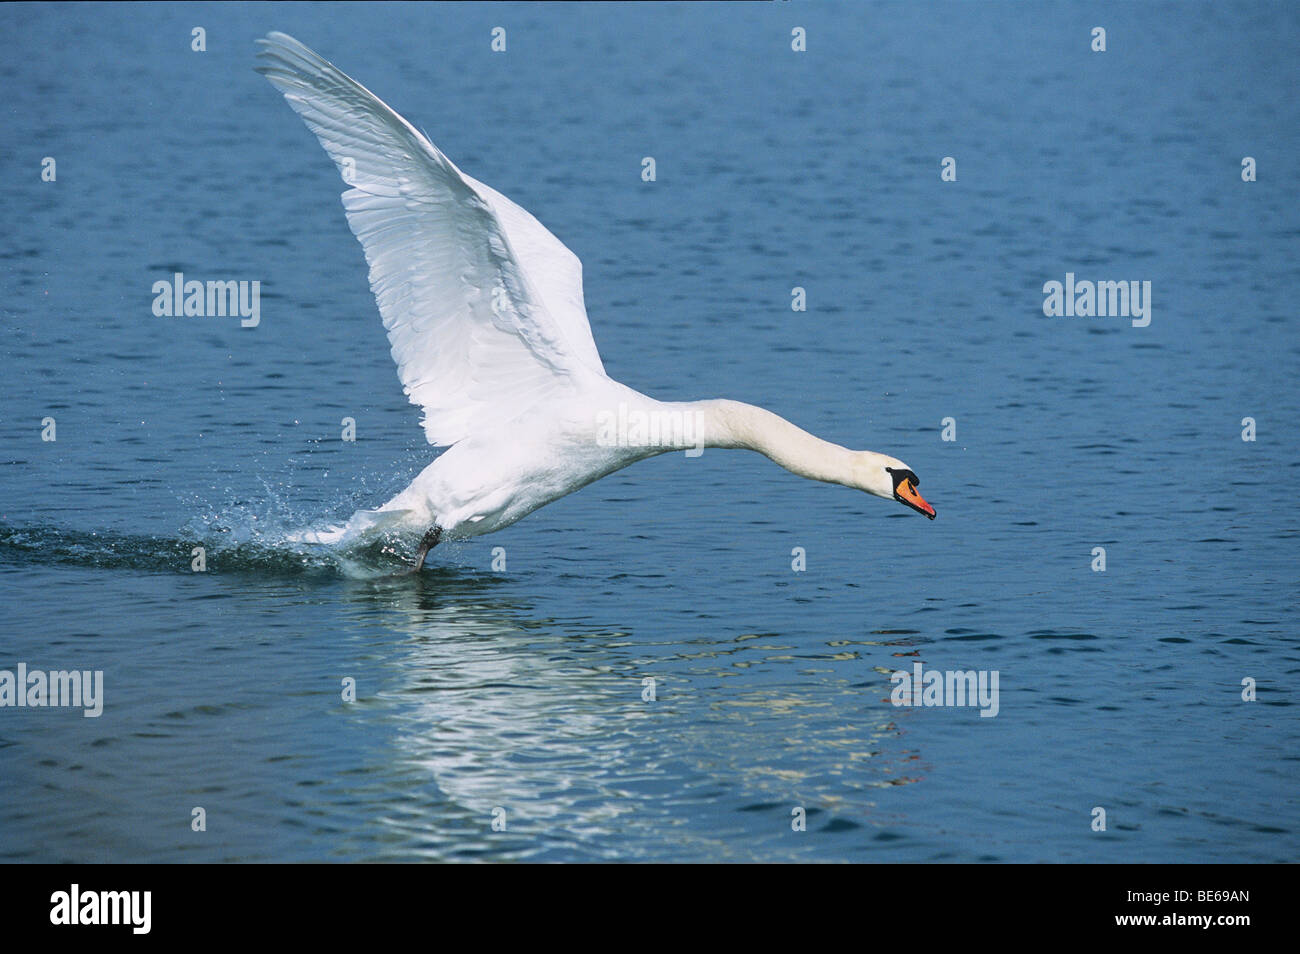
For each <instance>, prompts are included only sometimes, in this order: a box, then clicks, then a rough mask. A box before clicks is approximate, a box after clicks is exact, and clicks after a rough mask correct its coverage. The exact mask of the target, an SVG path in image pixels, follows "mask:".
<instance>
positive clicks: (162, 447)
mask: <svg viewBox="0 0 1300 954" xmlns="http://www.w3.org/2000/svg"><path fill="white" fill-rule="evenodd" d="M499 25H500V26H505V27H506V28H507V38H508V40H507V51H506V52H505V53H504V54H498V53H493V52H492V51H491V50H490V47H489V44H490V39H491V36H490V31H491V29H492V28H493V27H494V26H499ZM1098 25H1102V26H1104V27H1105V28H1106V30H1107V47H1108V48H1107V51H1106V52H1105V53H1094V52H1092V51H1091V50H1090V48H1089V44H1090V30H1091V28H1092V27H1094V26H1098ZM195 26H202V27H204V29H205V30H206V43H207V50H206V52H201V53H200V52H193V51H191V49H190V37H191V33H190V31H191V30H192V28H194V27H195ZM794 26H803V27H804V28H805V29H806V31H807V47H808V48H807V52H804V53H795V52H793V51H792V50H791V49H790V41H791V29H792V28H793V27H794ZM271 29H280V30H284V31H285V32H288V33H291V34H293V35H295V36H297V37H298V38H299V39H301V40H303V41H304V42H305V43H307V44H308V45H310V46H313V47H314V48H316V49H317V50H319V51H320V52H321V53H322V54H323V55H324V56H326V57H327V58H329V59H331V60H333V61H334V62H336V63H337V64H338V65H339V66H340V67H342V68H343V69H345V70H347V71H348V72H349V73H351V74H352V75H353V76H355V77H357V78H358V79H359V80H360V81H361V82H362V83H364V84H365V85H366V86H368V87H369V88H371V89H372V90H374V91H375V92H376V93H378V94H379V95H380V96H381V97H383V98H384V99H386V100H387V101H388V102H389V103H390V104H392V105H393V106H394V107H395V108H396V109H398V110H399V111H401V112H403V113H404V114H405V115H406V116H407V117H408V118H409V119H411V121H412V122H414V123H415V124H416V125H417V126H420V127H422V128H424V129H426V130H427V131H428V133H429V134H430V136H431V138H432V139H433V140H434V141H435V142H437V143H438V144H439V146H440V147H441V148H442V149H443V150H444V151H445V152H446V153H447V154H448V155H449V156H450V157H451V158H452V159H453V160H454V161H455V162H456V163H457V164H459V165H460V166H461V167H462V168H463V169H464V170H465V171H466V172H468V173H469V174H470V175H472V176H474V177H476V178H478V179H481V180H482V181H484V182H487V183H489V184H491V185H493V186H494V187H496V188H498V189H499V190H501V191H502V192H504V193H505V194H507V195H509V196H510V197H511V198H513V199H515V200H516V201H517V202H519V203H520V204H521V205H523V206H524V207H525V208H528V209H529V210H531V211H532V212H534V213H535V214H536V215H537V216H538V217H539V218H540V219H541V220H542V221H543V222H544V223H546V224H547V225H548V226H549V227H550V228H551V229H552V231H554V232H555V233H556V234H557V235H558V236H559V237H560V238H561V239H562V240H563V241H564V242H565V243H566V244H568V245H569V247H570V248H572V249H573V250H574V251H575V252H576V253H577V254H578V255H579V257H580V258H581V259H582V260H583V263H584V266H585V276H586V284H585V291H586V301H587V307H588V312H589V314H590V315H591V320H592V326H593V330H594V335H595V339H596V342H597V344H598V345H599V347H600V350H601V353H602V355H603V357H604V362H605V365H606V368H607V370H608V371H609V373H610V374H611V375H612V376H614V377H615V378H618V379H620V380H622V381H624V382H626V383H628V384H629V385H631V386H633V387H636V388H638V389H641V390H644V391H646V392H647V393H650V394H652V395H654V396H656V397H659V398H663V399H668V400H685V399H692V398H703V397H715V396H725V397H732V398H736V399H740V400H745V401H749V402H752V403H756V404H761V405H764V406H766V407H769V408H771V409H772V410H774V411H776V412H778V413H780V414H782V415H784V416H786V417H788V418H790V419H791V420H793V421H795V422H796V423H798V424H800V425H801V426H803V427H806V428H808V429H809V430H811V431H813V432H815V433H817V434H819V435H821V436H823V437H825V438H827V439H829V440H833V441H836V442H838V443H842V444H845V445H848V446H852V447H860V448H869V449H872V450H877V451H882V452H887V453H890V454H893V455H895V456H898V457H901V458H902V459H904V460H905V461H907V462H908V464H910V465H911V466H912V467H913V468H914V469H915V470H916V471H917V473H918V474H919V475H920V476H921V479H922V490H923V492H924V493H925V495H926V497H927V498H928V499H929V500H930V501H931V502H932V503H933V504H934V505H935V507H936V508H937V510H938V514H939V516H938V519H937V520H936V521H934V522H933V523H931V522H929V521H926V520H923V519H921V518H920V517H919V516H917V515H916V514H914V513H911V512H909V511H907V510H905V509H904V508H902V507H900V506H898V505H896V504H892V503H889V502H885V501H881V500H876V499H873V498H869V497H867V496H865V495H863V494H860V493H855V492H853V491H850V490H847V489H845V488H843V487H836V486H830V485H823V484H813V483H809V482H807V481H801V480H799V479H798V478H795V477H793V476H792V475H790V474H788V473H786V472H785V471H783V470H781V469H779V468H777V467H776V466H774V465H773V464H772V463H771V462H769V461H767V460H765V459H763V458H761V457H759V456H757V455H752V454H746V453H743V452H727V451H708V452H706V453H705V454H704V456H703V457H701V458H699V459H694V460H692V459H687V458H685V457H684V456H682V455H679V454H675V455H670V456H664V457H660V458H657V459H654V460H651V461H647V462H645V463H642V464H639V465H637V466H635V467H632V468H629V469H628V470H626V471H623V472H620V473H618V474H615V475H613V476H611V477H609V478H607V479H605V480H602V481H599V482H598V483H596V484H593V485H592V486H590V487H588V488H586V489H585V490H583V491H581V492H580V493H578V494H575V495H573V496H571V497H568V498H565V499H564V500H561V501H559V502H557V503H555V504H553V505H551V506H549V507H547V508H545V509H543V510H541V511H539V512H537V513H535V514H533V515H532V516H530V517H529V518H527V519H526V520H524V521H522V522H520V523H518V524H516V525H515V526H513V527H510V528H509V529H507V530H505V531H503V532H501V533H499V534H496V535H493V536H488V537H483V538H480V539H476V540H473V541H470V542H467V543H463V544H452V545H444V546H440V547H438V548H437V549H436V550H435V551H434V554H433V558H432V559H431V561H430V567H429V568H428V569H427V570H426V571H425V572H424V573H423V574H421V575H419V576H404V577H395V576H392V575H390V571H392V570H394V569H396V568H397V567H398V564H397V562H396V559H395V558H394V557H392V556H391V555H389V554H385V553H382V552H367V553H360V554H337V553H330V552H328V551H326V552H324V553H309V552H306V551H304V550H303V549H301V548H296V547H294V546H293V545H290V544H287V543H286V542H285V541H284V536H285V534H286V533H287V532H288V531H290V530H293V529H296V528H299V527H302V526H306V525H309V524H315V523H319V522H321V521H325V520H329V519H336V518H338V517H343V516H346V515H348V514H350V513H351V512H352V511H353V510H354V509H356V508H359V507H372V506H377V505H378V504H380V503H382V502H383V501H384V500H386V499H387V498H388V497H389V496H391V495H392V494H393V493H395V492H396V491H398V490H400V489H401V488H402V487H403V486H405V484H406V482H407V481H409V480H410V478H411V477H413V476H414V475H415V474H416V473H417V472H418V471H419V470H420V469H421V468H422V467H423V466H424V465H425V464H427V463H428V461H429V459H430V458H431V454H432V451H431V449H430V448H429V447H428V446H427V445H426V444H425V443H424V438H423V434H422V432H421V430H420V428H419V427H418V420H419V410H418V409H417V408H414V407H412V406H410V405H409V404H407V403H406V401H405V399H404V397H403V396H402V393H401V390H400V386H399V384H398V382H397V378H396V374H395V371H394V368H393V366H392V361H391V359H390V357H389V354H388V345H387V342H386V339H385V336H384V332H383V328H382V326H381V324H380V321H379V318H378V315H377V313H376V310H375V307H374V303H373V299H372V298H371V295H370V292H369V289H368V286H367V282H366V269H365V265H364V261H363V258H362V254H361V250H360V247H359V246H358V245H357V243H356V242H355V240H354V239H353V238H352V236H351V234H350V232H349V230H348V228H347V225H346V222H345V220H344V216H343V213H342V209H341V206H340V204H339V201H338V194H339V191H340V183H339V179H338V174H337V172H336V170H335V169H334V167H333V165H332V164H331V163H330V162H329V160H328V159H327V158H326V156H325V155H324V153H323V152H322V151H321V150H320V148H319V146H318V145H317V143H316V141H315V140H314V138H313V137H312V136H311V135H310V133H309V132H308V131H307V130H306V129H305V128H304V126H303V125H302V123H301V122H300V121H299V120H298V118H297V117H296V116H295V115H294V114H293V113H292V111H291V110H290V109H289V108H288V107H287V106H286V104H285V103H284V101H283V99H282V98H281V97H280V95H279V94H278V93H276V92H275V91H274V90H273V89H272V88H271V87H270V86H269V84H267V83H266V81H265V80H263V79H262V78H261V77H259V76H257V75H256V74H255V73H254V72H253V71H252V66H253V63H254V58H253V41H254V39H255V38H257V37H258V36H261V35H263V34H264V33H265V32H267V31H268V30H271ZM1298 47H1300V8H1298V7H1296V6H1295V5H1294V4H1276V5H1273V4H1252V3H1245V4H1233V5H1230V6H1226V5H1221V4H1211V3H1180V4H1176V5H1173V4H1171V5H1157V4H1129V3H1124V4H1118V5H1114V6H1107V5H1098V4H1087V5H1082V4H1080V5H1075V4H1052V5H1040V4H1034V5H1022V4H991V3H957V4H950V5H931V4H924V5H914V4H906V3H898V4H892V3H873V4H848V3H842V4H833V3H827V4H802V3H800V4H795V3H791V4H747V5H728V6H710V5H689V6H667V7H656V6H648V5H634V6H628V7H620V6H615V5H605V4H598V5H591V4H581V5H576V6H565V5H560V4H547V5H544V6H540V7H510V6H507V7H494V6H491V5H486V4H484V5H477V4H474V5H469V6H464V7H458V6H450V7H437V8H425V7H406V6H397V7H387V6H381V5H375V4H365V5H362V6H359V7H347V6H343V7H335V6H329V7H315V6H284V7H281V6H275V7H267V6H256V5H248V6H246V5H242V4H241V5H238V6H230V7H222V6H194V7H187V6H184V5H177V6H172V5H166V6H164V5H161V4H159V5H145V6H138V7H128V8H116V7H94V6H91V7H73V8H68V7H63V6H57V7H55V6H52V7H44V6H30V5H4V6H3V7H0V76H2V77H3V89H4V108H3V110H2V111H0V137H2V138H0V142H2V143H3V146H4V148H3V149H0V170H3V172H4V177H5V181H6V184H7V186H8V188H7V194H6V215H5V222H6V229H5V236H4V239H3V242H0V291H2V292H3V306H2V308H0V314H2V315H3V343H2V344H0V354H3V377H2V378H0V669H9V670H12V669H14V668H15V667H16V666H17V665H18V663H20V662H21V663H26V664H27V665H28V666H29V667H31V668H39V669H71V668H77V669H88V670H102V671H103V673H104V687H105V690H104V691H105V701H104V711H103V715H102V716H101V717H99V718H97V719H87V718H83V717H82V716H81V714H80V713H79V712H78V711H75V710H69V709H49V708H46V709H33V708H24V709H17V708H0V859H3V860H8V861H225V860H230V861H270V860H280V861H316V860H334V861H355V860H417V859H429V860H544V861H557V860H615V859H616V860H626V861H641V860H655V861H751V860H763V861H785V860H815V861H928V860H946V861H976V860H996V861H1008V862H1025V861H1177V862H1188V861H1206V860H1215V861H1294V860H1295V859H1296V857H1297V854H1298V849H1300V797H1298V795H1297V792H1298V791H1300V787H1298V786H1297V780H1298V777H1300V761H1298V758H1300V726H1298V725H1297V716H1296V712H1297V709H1296V708H1295V703H1296V688H1295V687H1296V682H1297V676H1298V674H1300V638H1298V636H1297V630H1298V626H1300V613H1297V595H1300V594H1298V589H1300V588H1298V587H1297V578H1298V573H1297V559H1296V558H1297V555H1298V553H1297V550H1298V544H1300V520H1298V519H1297V513H1296V507H1295V500H1296V496H1297V491H1300V457H1298V455H1297V446H1300V442H1298V441H1297V436H1298V435H1297V422H1298V421H1300V397H1298V395H1297V389H1296V386H1295V381H1296V372H1297V358H1298V357H1300V337H1298V336H1297V333H1296V330H1295V328H1296V315H1295V294H1296V289H1297V287H1300V254H1298V253H1300V212H1298V211H1297V202H1296V185H1295V184H1296V182H1297V181H1300V136H1298V131H1300V122H1298V120H1300V116H1298V115H1297V114H1298V112H1300V106H1298V105H1297V99H1296V96H1295V89H1296V88H1297V83H1296V80H1297V76H1296V73H1297V64H1298V63H1300V57H1298V56H1297V54H1298V53H1300V49H1298ZM645 156H653V157H654V158H655V160H656V164H657V181H655V182H653V183H647V182H643V181H642V180H641V177H640V173H641V160H642V158H643V157H645ZM945 156H951V157H953V158H955V159H956V161H957V174H958V175H957V181H956V182H943V181H941V179H940V174H939V173H940V161H941V159H942V158H943V157H945ZM1245 156H1251V157H1254V158H1255V160H1256V162H1257V168H1258V181H1256V182H1250V183H1248V182H1243V181H1242V178H1241V160H1242V158H1243V157H1245ZM44 157H53V158H54V159H55V160H56V163H57V167H56V168H57V178H56V180H55V181H54V182H43V181H42V180H41V176H40V170H41V162H42V159H43V158H44ZM176 271H182V272H184V273H186V275H187V277H193V278H198V279H200V280H203V279H222V280H226V279H230V280H258V281H261V282H262V283H263V284H262V298H261V323H260V325H259V326H258V327H256V328H242V327H240V324H239V321H238V319H232V318H158V317H155V316H154V315H153V314H152V311H151V303H152V299H153V294H152V291H151V288H152V285H153V282H155V281H157V280H160V279H161V280H169V279H170V277H171V275H172V273H173V272H176ZM1067 271H1072V272H1075V273H1076V274H1077V275H1078V277H1079V278H1080V279H1083V278H1090V279H1094V280H1143V281H1150V282H1151V283H1152V298H1151V302H1152V320H1151V323H1150V325H1149V326H1148V327H1145V328H1136V327H1133V326H1132V325H1131V323H1130V321H1129V320H1127V319H1125V318H1118V317H1109V318H1065V317H1050V318H1049V317H1046V316H1045V315H1044V313H1043V307H1042V306H1043V298H1044V295H1043V291H1042V287H1043V284H1044V283H1045V282H1048V281H1053V280H1056V281H1063V280H1064V277H1065V273H1066V272H1067ZM794 286H800V287H803V288H805V289H806V292H807V301H808V309H807V311H806V312H793V311H792V310H791V307H790V302H791V288H793V287H794ZM46 417H53V418H54V419H55V421H56V425H57V432H56V436H57V440H56V441H53V442H48V441H42V439H41V429H42V425H41V422H42V419H44V418H46ZM344 417H353V418H354V419H355V420H356V422H357V435H358V439H357V441H356V442H355V443H345V442H343V441H341V440H340V439H339V438H340V430H341V427H340V421H341V419H342V418H344ZM949 417H951V418H953V419H954V421H955V426H956V435H955V436H956V439H955V440H952V441H945V440H943V439H942V424H941V422H942V421H943V419H944V418H949ZM1245 417H1252V418H1254V419H1255V421H1256V426H1257V439H1256V440H1255V441H1253V442H1247V441H1243V440H1242V437H1241V434H1242V423H1241V421H1242V419H1243V418H1245ZM195 546H203V547H205V548H206V551H207V560H208V567H207V572H204V573H195V572H191V569H190V554H191V549H192V548H193V547H195ZM495 547H502V548H504V554H505V561H506V563H505V568H504V569H502V570H494V569H493V568H492V560H493V548H495ZM796 547H802V548H803V549H804V551H805V552H806V561H807V562H806V570H804V571H803V572H795V571H794V570H793V569H792V559H793V558H792V550H794V548H796ZM1095 547H1104V548H1105V551H1106V558H1107V565H1106V569H1105V571H1104V572H1095V571H1094V570H1093V569H1092V566H1091V564H1092V562H1093V550H1094V548H1095ZM918 662H919V663H921V664H923V666H924V667H926V668H927V669H936V670H987V671H994V670H995V671H997V672H998V673H999V674H1000V706H999V711H998V714H997V716H996V717H993V718H981V717H980V716H979V713H978V711H977V710H976V709H973V708H960V707H946V708H899V707H895V706H893V705H892V704H891V703H890V692H891V688H892V686H891V682H890V674H891V673H892V672H893V671H895V670H898V669H907V670H910V669H911V667H912V666H913V664H915V663H918ZM345 678H352V679H355V681H356V686H357V693H358V699H357V701H356V702H354V703H347V702H344V701H343V700H342V698H341V683H342V680H344V679H345ZM1247 678H1250V679H1254V680H1255V681H1256V685H1257V698H1256V700H1255V701H1253V702H1247V701H1243V699H1242V692H1243V688H1242V680H1243V679H1247ZM646 679H653V680H654V681H655V691H656V698H655V700H654V701H653V702H647V701H643V698H642V693H643V680H646ZM195 807H202V808H203V809H204V810H205V812H206V831H201V832H196V831H193V830H191V818H192V811H193V809H194V808H195ZM498 808H500V809H504V812H505V816H504V817H505V819H506V829H505V830H504V831H496V830H493V812H494V809H498ZM797 808H803V809H804V810H805V812H806V818H807V826H806V828H807V830H806V831H795V830H792V818H793V815H792V812H794V811H795V809H797ZM1096 808H1103V809H1104V810H1105V812H1106V830H1105V831H1094V830H1093V819H1094V814H1095V813H1094V809H1096ZM498 814H499V813H498Z"/></svg>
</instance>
